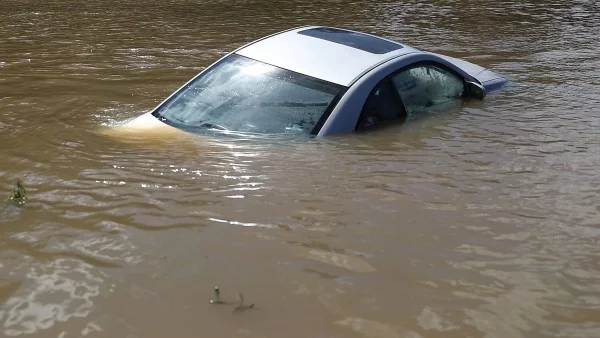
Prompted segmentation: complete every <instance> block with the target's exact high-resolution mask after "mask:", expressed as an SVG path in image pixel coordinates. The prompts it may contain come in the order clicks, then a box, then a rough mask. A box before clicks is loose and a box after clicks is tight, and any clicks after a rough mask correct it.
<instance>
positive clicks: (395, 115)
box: [356, 78, 406, 130]
mask: <svg viewBox="0 0 600 338" xmlns="http://www.w3.org/2000/svg"><path fill="white" fill-rule="evenodd" d="M405 118H406V113H405V111H404V107H403V106H402V103H401V102H400V99H399V98H398V94H397V93H396V89H395V88H394V86H393V84H392V82H391V81H390V80H389V79H388V78H385V79H383V80H382V81H381V82H379V83H378V84H377V85H376V86H375V88H374V89H373V90H372V91H371V93H370V94H369V96H368V97H367V100H366V101H365V105H364V106H363V109H362V112H361V113H360V118H359V119H358V123H357V125H356V130H364V129H367V128H370V127H373V126H376V125H380V124H383V123H384V122H391V121H393V120H400V121H404V119H405Z"/></svg>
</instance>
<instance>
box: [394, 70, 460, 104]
mask: <svg viewBox="0 0 600 338" xmlns="http://www.w3.org/2000/svg"><path fill="white" fill-rule="evenodd" d="M392 81H393V82H394V86H395V87H396V90H397V91H398V94H400V97H401V98H402V102H403V103H404V106H405V107H406V112H407V113H408V114H411V113H413V112H417V111H420V110H423V109H425V108H427V107H431V106H435V105H438V104H440V103H444V102H447V101H450V100H454V99H457V98H459V97H461V96H462V95H463V92H464V83H463V80H462V79H461V78H460V77H458V76H456V75H455V74H453V73H451V72H450V71H447V70H445V69H443V68H441V67H438V66H435V65H422V66H417V67H413V68H409V69H406V70H403V71H401V72H399V73H397V74H395V75H394V76H392Z"/></svg>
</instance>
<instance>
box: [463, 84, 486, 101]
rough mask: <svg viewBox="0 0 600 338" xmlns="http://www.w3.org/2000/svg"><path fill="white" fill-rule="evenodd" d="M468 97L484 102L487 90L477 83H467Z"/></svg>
mask: <svg viewBox="0 0 600 338" xmlns="http://www.w3.org/2000/svg"><path fill="white" fill-rule="evenodd" d="M467 96H468V97H472V98H475V99H478V100H483V98H484V97H485V88H483V86H482V85H480V84H479V83H476V82H472V81H467Z"/></svg>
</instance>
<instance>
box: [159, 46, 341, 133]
mask: <svg viewBox="0 0 600 338" xmlns="http://www.w3.org/2000/svg"><path fill="white" fill-rule="evenodd" d="M343 90H344V87H343V86H339V85H336V84H333V83H329V82H326V81H322V80H319V79H315V78H312V77H309V76H306V75H302V74H298V73H295V72H291V71H288V70H284V69H281V68H277V67H274V66H271V65H268V64H265V63H262V62H258V61H255V60H252V59H249V58H246V57H243V56H239V55H236V54H231V55H229V56H228V57H226V58H225V59H223V60H221V61H220V62H219V63H218V64H217V65H215V66H214V67H212V68H211V69H209V70H208V71H207V72H205V73H204V74H202V75H200V76H198V77H197V78H196V79H194V80H193V81H192V82H190V83H189V84H188V85H186V86H185V87H183V88H182V89H181V90H180V91H179V92H178V93H177V94H175V95H174V96H173V97H171V98H170V99H169V100H167V101H166V102H165V103H164V104H162V105H161V106H159V107H158V108H157V109H156V111H155V112H154V113H153V115H154V116H156V117H158V118H160V119H161V120H163V121H165V122H167V123H169V124H172V125H174V126H177V127H180V128H183V129H188V130H189V129H191V130H193V129H205V128H210V129H222V130H231V131H239V132H255V133H311V132H313V129H316V128H315V126H316V125H317V124H322V123H323V121H321V122H320V119H321V117H322V116H323V115H324V113H326V112H331V109H332V106H333V105H334V104H335V101H336V99H337V98H339V95H338V94H341V93H342V91H343ZM330 106H331V107H330ZM325 117H326V116H325ZM319 122H320V123H319Z"/></svg>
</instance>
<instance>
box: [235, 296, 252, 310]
mask: <svg viewBox="0 0 600 338" xmlns="http://www.w3.org/2000/svg"><path fill="white" fill-rule="evenodd" d="M238 297H239V299H240V303H239V304H238V306H236V307H235V309H233V312H239V311H244V310H248V309H252V308H254V303H252V304H250V305H244V295H242V293H241V292H238Z"/></svg>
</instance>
